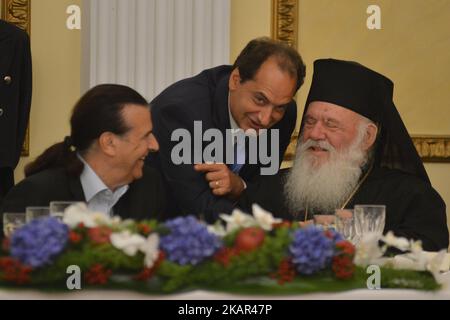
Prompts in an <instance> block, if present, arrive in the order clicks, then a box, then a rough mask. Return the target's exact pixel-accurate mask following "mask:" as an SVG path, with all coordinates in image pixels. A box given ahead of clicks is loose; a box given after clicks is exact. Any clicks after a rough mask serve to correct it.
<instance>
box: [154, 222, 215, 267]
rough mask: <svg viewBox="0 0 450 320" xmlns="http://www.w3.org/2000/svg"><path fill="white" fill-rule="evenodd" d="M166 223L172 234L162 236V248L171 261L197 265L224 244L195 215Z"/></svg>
mask: <svg viewBox="0 0 450 320" xmlns="http://www.w3.org/2000/svg"><path fill="white" fill-rule="evenodd" d="M165 225H166V226H167V227H168V228H169V229H170V234H168V235H166V236H163V237H161V242H160V248H161V249H162V250H163V251H164V252H165V253H166V255H167V256H166V257H167V259H168V260H169V261H172V262H175V263H178V264H181V265H186V264H191V265H196V264H198V263H200V262H201V261H203V260H204V259H205V258H208V257H210V256H212V255H213V254H214V253H215V252H216V251H217V250H218V249H220V247H221V246H222V243H221V240H220V239H219V238H218V237H217V236H216V235H214V234H212V233H209V232H208V230H207V228H206V226H205V225H204V224H202V223H200V222H199V221H197V219H196V218H194V217H193V216H187V217H179V218H175V219H172V220H169V221H167V222H166V223H165Z"/></svg>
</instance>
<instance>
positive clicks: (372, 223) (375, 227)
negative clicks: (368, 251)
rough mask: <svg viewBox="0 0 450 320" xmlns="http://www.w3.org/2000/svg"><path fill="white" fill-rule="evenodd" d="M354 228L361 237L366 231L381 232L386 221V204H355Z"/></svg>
mask: <svg viewBox="0 0 450 320" xmlns="http://www.w3.org/2000/svg"><path fill="white" fill-rule="evenodd" d="M354 213H355V219H356V220H355V230H356V235H357V236H358V237H359V238H361V237H362V236H364V235H365V234H367V233H375V234H378V235H380V236H381V235H382V234H383V230H384V224H385V221H386V206H384V205H355V208H354Z"/></svg>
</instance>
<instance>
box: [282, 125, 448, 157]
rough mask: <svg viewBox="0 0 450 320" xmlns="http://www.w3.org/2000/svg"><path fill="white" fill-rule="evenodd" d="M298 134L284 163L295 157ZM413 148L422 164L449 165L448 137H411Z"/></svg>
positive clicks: (287, 151) (296, 133)
mask: <svg viewBox="0 0 450 320" xmlns="http://www.w3.org/2000/svg"><path fill="white" fill-rule="evenodd" d="M297 139H298V132H295V133H294V134H293V135H292V137H291V143H290V144H289V146H288V148H287V150H286V154H285V155H284V161H292V160H294V156H295V148H296V146H297ZM411 139H412V140H413V143H414V146H415V147H416V149H417V152H418V153H419V155H420V157H421V158H422V160H423V161H424V162H448V163H450V136H438V135H435V136H433V135H428V136H419V135H412V136H411Z"/></svg>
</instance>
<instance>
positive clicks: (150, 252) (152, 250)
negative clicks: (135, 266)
mask: <svg viewBox="0 0 450 320" xmlns="http://www.w3.org/2000/svg"><path fill="white" fill-rule="evenodd" d="M158 248H159V236H158V234H157V233H152V234H151V235H149V236H148V238H147V240H145V242H144V243H143V244H142V245H141V246H140V248H139V250H140V251H141V252H143V253H144V255H145V257H144V265H145V266H146V267H147V268H151V267H153V265H154V264H155V262H156V260H158V257H159V249H158Z"/></svg>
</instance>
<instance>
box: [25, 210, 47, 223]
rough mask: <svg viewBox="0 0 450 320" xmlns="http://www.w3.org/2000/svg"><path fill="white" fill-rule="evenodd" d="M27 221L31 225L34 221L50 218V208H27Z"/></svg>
mask: <svg viewBox="0 0 450 320" xmlns="http://www.w3.org/2000/svg"><path fill="white" fill-rule="evenodd" d="M25 215H26V221H27V223H29V222H30V221H32V220H34V219H41V218H46V217H49V216H50V207H26V208H25Z"/></svg>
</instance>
